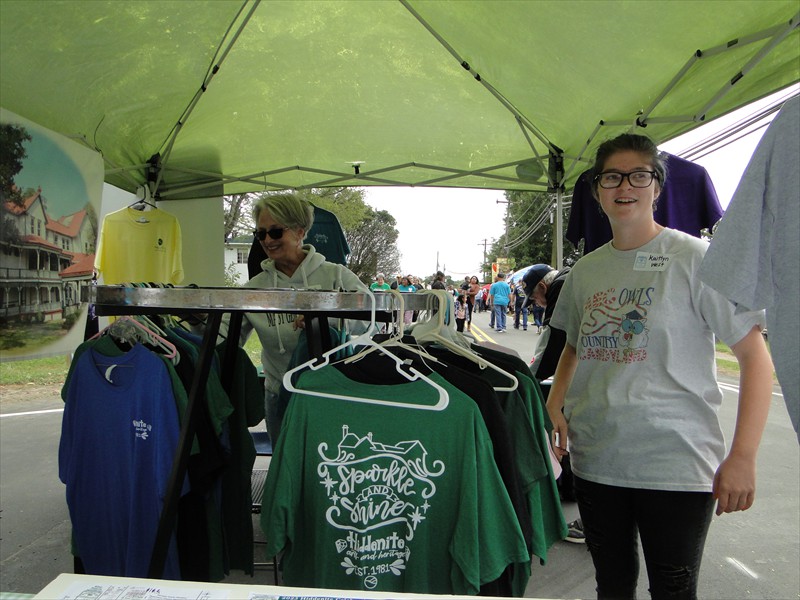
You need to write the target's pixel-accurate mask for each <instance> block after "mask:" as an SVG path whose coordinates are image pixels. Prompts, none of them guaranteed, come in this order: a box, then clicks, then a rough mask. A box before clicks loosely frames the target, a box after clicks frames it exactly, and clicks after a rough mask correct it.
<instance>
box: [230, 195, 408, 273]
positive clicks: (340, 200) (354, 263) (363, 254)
mask: <svg viewBox="0 0 800 600" xmlns="http://www.w3.org/2000/svg"><path fill="white" fill-rule="evenodd" d="M274 193H281V192H258V193H252V194H235V195H232V196H225V198H224V210H225V238H226V239H229V238H232V237H236V236H240V235H247V234H249V233H250V232H251V231H253V230H254V229H255V228H256V224H255V222H254V220H253V217H252V211H253V206H254V205H255V203H256V202H257V201H258V199H259V198H261V197H262V196H263V195H265V194H274ZM295 193H296V194H298V195H299V196H301V197H302V198H305V199H306V200H308V201H309V202H311V203H312V204H313V205H315V206H318V207H319V208H323V209H325V210H329V211H330V212H332V213H333V214H335V215H336V218H337V219H339V223H340V224H341V226H342V229H343V231H344V234H345V237H346V238H347V243H348V245H349V246H350V252H351V254H350V260H349V262H348V265H347V266H348V267H349V268H350V270H351V271H353V272H354V273H355V274H356V275H358V277H359V278H360V279H361V280H362V281H364V282H365V283H368V282H370V281H372V279H373V277H374V276H375V273H377V272H379V271H380V272H384V273H395V272H397V271H399V270H400V251H399V250H398V248H397V238H398V236H399V232H398V231H397V222H396V221H395V219H394V217H392V215H390V214H389V213H388V212H386V211H375V210H374V209H373V208H371V207H370V206H369V205H367V203H366V202H364V190H363V189H362V188H318V189H317V188H315V189H308V190H298V191H296V192H295Z"/></svg>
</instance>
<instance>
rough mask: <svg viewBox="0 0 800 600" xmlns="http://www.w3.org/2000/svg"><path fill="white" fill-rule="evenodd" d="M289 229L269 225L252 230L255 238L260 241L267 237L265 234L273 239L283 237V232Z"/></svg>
mask: <svg viewBox="0 0 800 600" xmlns="http://www.w3.org/2000/svg"><path fill="white" fill-rule="evenodd" d="M287 229H289V228H288V227H271V228H270V229H256V230H255V231H254V232H253V235H254V236H256V239H258V240H261V241H262V242H263V241H264V240H265V239H267V236H269V237H270V238H272V239H273V240H279V239H281V238H282V237H283V232H284V231H286V230H287Z"/></svg>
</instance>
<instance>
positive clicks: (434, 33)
mask: <svg viewBox="0 0 800 600" xmlns="http://www.w3.org/2000/svg"><path fill="white" fill-rule="evenodd" d="M400 4H402V5H403V6H405V7H406V10H408V12H410V13H411V14H412V15H413V16H414V18H415V19H416V20H417V21H419V22H420V24H421V25H422V26H423V27H424V28H425V29H427V30H428V32H429V33H430V34H431V35H432V36H433V37H434V38H436V41H438V42H439V43H440V44H441V45H442V46H444V48H445V50H447V51H448V52H449V53H450V54H451V55H452V56H453V58H455V59H456V60H457V61H458V64H460V65H461V66H462V67H463V68H464V69H465V70H467V71H469V73H470V74H471V75H472V77H473V78H474V79H475V81H477V82H479V83H480V84H481V85H483V87H485V88H486V89H487V90H488V91H489V93H491V94H492V95H493V96H494V97H495V98H496V99H497V100H499V101H500V103H501V104H502V105H503V106H505V107H506V109H508V110H509V112H511V114H513V115H514V116H515V117H516V118H517V119H518V120H519V121H520V122H521V123H524V125H525V127H527V128H528V129H529V130H530V132H531V133H533V135H535V136H536V137H537V138H539V141H540V142H542V143H543V144H544V145H545V146H546V147H547V149H548V150H549V151H551V152H552V151H554V146H553V144H552V143H551V142H550V141H549V140H548V139H547V138H546V137H545V135H544V134H543V133H541V132H540V131H539V130H538V129H537V128H536V127H535V126H534V125H533V123H531V122H530V120H529V119H527V118H526V117H525V115H523V114H522V113H521V112H519V110H517V108H516V107H515V106H514V105H513V104H511V102H510V101H509V100H507V99H506V98H505V96H503V95H502V94H501V93H500V92H499V91H498V90H497V89H496V88H495V87H494V86H493V85H492V84H490V83H489V82H487V81H486V80H485V79H483V77H481V74H480V73H478V72H477V71H476V70H475V69H473V68H472V67H471V66H470V65H469V63H468V62H467V61H465V60H464V59H463V58H462V57H461V56H460V55H459V54H458V52H456V49H455V48H453V47H452V46H451V45H450V44H449V42H448V41H447V40H445V39H444V38H443V37H442V36H441V35H439V33H438V32H437V31H436V30H435V29H434V28H433V27H431V25H430V24H429V23H428V22H427V21H426V20H425V19H423V18H422V15H420V14H419V13H418V12H417V11H416V10H414V8H413V7H412V6H411V5H410V4H409V3H408V1H407V0H400Z"/></svg>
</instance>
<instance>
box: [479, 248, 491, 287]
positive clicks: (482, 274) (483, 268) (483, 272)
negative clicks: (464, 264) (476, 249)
mask: <svg viewBox="0 0 800 600" xmlns="http://www.w3.org/2000/svg"><path fill="white" fill-rule="evenodd" d="M488 243H489V240H487V239H486V238H483V239H482V240H481V241H480V242H478V246H480V245H483V264H482V265H481V279H483V280H484V281H485V280H486V246H487V244H488Z"/></svg>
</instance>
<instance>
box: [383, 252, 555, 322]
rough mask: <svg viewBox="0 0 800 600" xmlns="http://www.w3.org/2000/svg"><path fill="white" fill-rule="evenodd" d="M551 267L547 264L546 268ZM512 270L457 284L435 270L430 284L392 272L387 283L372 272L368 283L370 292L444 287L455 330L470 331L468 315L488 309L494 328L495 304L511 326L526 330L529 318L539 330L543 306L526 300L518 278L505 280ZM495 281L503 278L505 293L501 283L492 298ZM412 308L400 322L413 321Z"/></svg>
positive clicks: (470, 316)
mask: <svg viewBox="0 0 800 600" xmlns="http://www.w3.org/2000/svg"><path fill="white" fill-rule="evenodd" d="M550 268H551V267H548V269H550ZM512 275H513V271H511V272H509V273H508V274H505V273H498V274H497V275H496V276H495V277H494V278H493V281H492V282H490V283H486V284H482V283H481V280H480V279H479V278H478V276H477V275H472V276H470V275H467V276H466V277H464V281H463V282H462V283H460V284H457V285H456V284H453V283H446V281H447V278H446V276H445V274H444V273H443V272H442V271H437V272H436V274H435V275H434V276H433V278H432V280H431V283H430V285H427V286H426V284H425V282H424V281H423V280H422V279H421V278H419V277H416V276H414V275H403V274H396V275H395V276H394V279H393V280H392V281H391V282H390V281H388V280H387V279H386V275H385V274H384V273H378V274H377V275H375V281H374V282H373V283H372V284H371V285H370V290H372V291H379V292H380V291H388V290H399V291H400V292H408V293H414V292H416V291H418V290H422V289H432V290H437V289H438V290H446V291H447V292H449V293H451V294H452V295H453V299H454V302H455V307H454V309H455V311H456V329H457V331H459V332H461V331H467V332H470V331H472V315H473V313H475V312H478V313H482V312H486V311H491V313H492V314H491V315H490V323H489V326H490V327H491V328H492V329H495V328H496V324H495V321H496V318H497V314H499V312H498V311H500V309H499V307H501V306H502V307H503V309H502V311H501V312H503V313H504V315H505V316H507V317H509V318H511V317H513V323H514V325H513V326H514V329H521V330H522V331H528V324H529V321H530V323H531V324H532V326H533V327H535V328H536V331H537V333H541V331H542V327H543V322H544V311H545V309H544V306H542V305H539V304H536V303H534V302H532V301H530V300H528V298H527V295H526V293H525V290H524V289H523V285H522V278H519V279H516V280H515V281H514V282H513V283H508V281H510V280H511V279H512ZM498 281H503V282H504V283H505V284H506V285H507V286H508V290H507V293H506V292H505V291H504V289H503V287H502V286H498V287H496V288H495V292H496V294H499V295H498V297H496V298H495V297H494V296H495V295H494V294H492V292H491V289H492V287H493V286H494V284H496V283H497V282H498ZM462 310H463V317H459V314H460V312H461V311H462ZM413 312H414V311H405V316H404V322H405V323H406V324H409V323H411V322H412V321H413V320H414V315H413ZM505 322H506V320H505V319H504V320H503V326H502V327H497V332H498V333H501V332H504V331H505Z"/></svg>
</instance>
